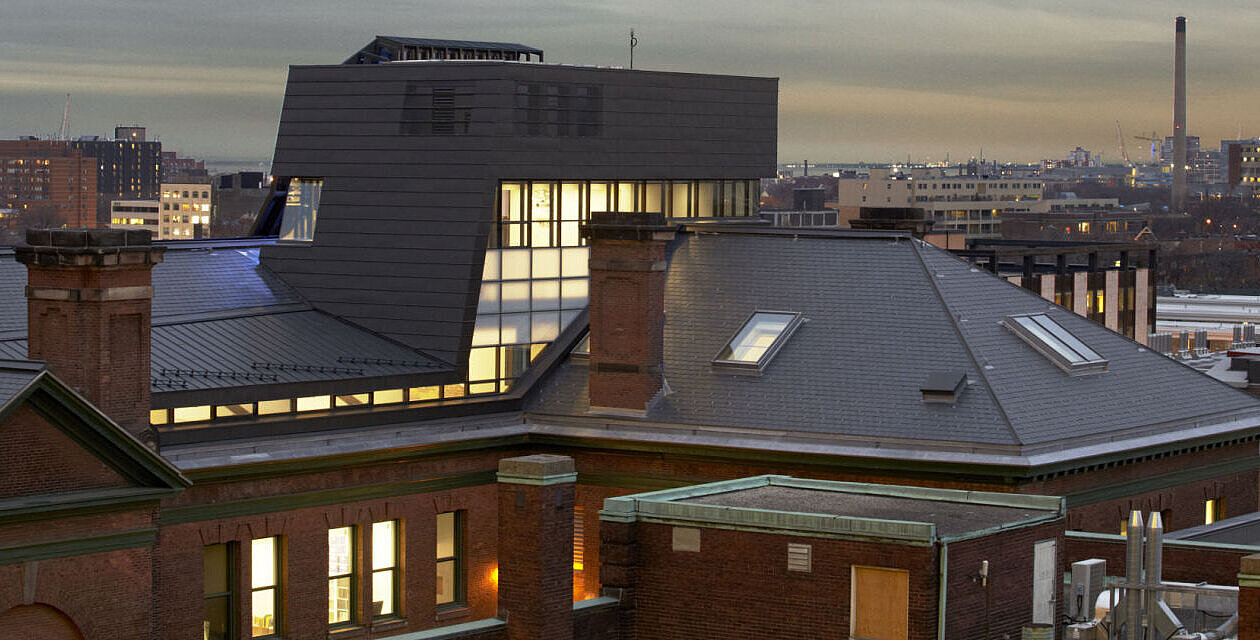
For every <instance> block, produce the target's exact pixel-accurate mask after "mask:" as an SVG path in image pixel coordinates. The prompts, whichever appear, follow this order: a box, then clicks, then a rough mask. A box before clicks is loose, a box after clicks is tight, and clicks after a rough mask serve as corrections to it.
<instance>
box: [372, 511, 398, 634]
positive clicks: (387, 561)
mask: <svg viewBox="0 0 1260 640" xmlns="http://www.w3.org/2000/svg"><path fill="white" fill-rule="evenodd" d="M398 587H399V580H398V521H397V520H386V521H384V522H373V523H372V615H373V616H396V615H398Z"/></svg>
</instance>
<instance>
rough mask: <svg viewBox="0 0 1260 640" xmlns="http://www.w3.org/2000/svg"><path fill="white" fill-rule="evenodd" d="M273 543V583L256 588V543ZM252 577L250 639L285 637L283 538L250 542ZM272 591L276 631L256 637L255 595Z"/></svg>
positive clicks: (255, 539)
mask: <svg viewBox="0 0 1260 640" xmlns="http://www.w3.org/2000/svg"><path fill="white" fill-rule="evenodd" d="M267 539H270V540H271V541H272V550H273V551H272V554H273V556H274V557H273V558H272V560H273V562H272V582H271V584H269V585H264V586H261V587H255V586H254V575H253V566H254V547H253V545H254V543H255V542H257V541H259V540H267ZM249 560H250V576H249V608H250V611H249V618H250V637H251V638H278V637H280V636H283V635H284V573H283V571H284V544H283V539H282V538H281V536H264V537H262V538H253V539H251V540H250V558H249ZM268 589H270V590H271V591H272V611H273V612H274V614H273V621H272V625H273V626H274V627H275V630H274V631H273V632H271V633H267V634H263V635H255V634H254V630H253V620H254V594H255V593H258V592H259V591H266V590H268Z"/></svg>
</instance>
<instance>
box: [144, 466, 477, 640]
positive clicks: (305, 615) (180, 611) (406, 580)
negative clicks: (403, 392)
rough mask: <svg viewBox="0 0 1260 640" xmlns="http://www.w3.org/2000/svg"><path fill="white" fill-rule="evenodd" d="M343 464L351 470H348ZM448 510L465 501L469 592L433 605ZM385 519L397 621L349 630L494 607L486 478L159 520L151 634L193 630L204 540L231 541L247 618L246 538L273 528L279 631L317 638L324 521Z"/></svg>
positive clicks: (322, 605) (324, 614)
mask: <svg viewBox="0 0 1260 640" xmlns="http://www.w3.org/2000/svg"><path fill="white" fill-rule="evenodd" d="M398 466H400V467H401V465H398ZM397 470H398V471H402V469H397ZM346 473H347V474H350V475H353V472H346ZM234 489H236V490H242V489H244V487H243V486H236V487H234ZM457 510H464V511H466V515H467V517H466V519H465V521H466V523H467V530H466V532H465V535H466V538H465V559H466V564H465V576H466V579H467V593H468V597H469V601H468V606H467V607H466V608H461V609H457V610H453V611H443V612H439V611H438V610H437V606H436V604H435V577H436V568H435V567H436V565H435V564H434V554H435V545H436V540H435V537H434V536H435V521H436V516H437V514H438V513H440V512H445V511H457ZM392 519H397V520H399V521H401V523H402V538H403V544H402V545H401V549H400V553H402V554H403V558H404V562H403V568H402V578H401V580H402V582H401V584H402V585H403V588H402V599H401V609H402V611H403V616H404V618H405V622H404V623H402V624H389V625H384V626H378V627H377V628H375V629H372V628H369V629H367V630H366V631H365V632H364V633H363V634H362V635H359V636H356V637H363V638H376V637H384V636H389V635H394V634H398V633H404V632H410V631H419V630H422V629H429V628H433V627H437V626H443V625H449V624H457V623H460V622H468V621H471V620H477V619H481V618H488V617H493V616H494V615H495V612H496V602H495V600H496V598H495V594H496V584H495V581H496V572H495V570H496V568H497V565H496V557H497V555H496V551H497V546H498V545H497V542H496V539H497V535H498V519H497V513H496V507H495V486H494V485H484V486H479V487H469V488H464V489H455V490H450V491H441V492H433V493H417V494H413V495H406V496H399V497H395V498H387V499H380V500H365V501H361V502H351V503H346V504H340V505H329V506H327V507H312V508H306V509H295V510H291V511H283V512H278V513H272V514H266V515H259V516H247V517H240V518H228V519H223V520H215V521H207V522H198V523H188V524H178V525H171V526H164V527H162V529H161V531H160V537H159V544H158V575H157V587H158V593H160V594H162V595H161V597H160V598H159V600H158V602H159V604H158V607H159V611H158V613H159V615H158V620H159V631H158V635H157V637H159V638H169V639H170V640H177V639H183V638H188V637H193V636H194V635H195V634H197V633H199V630H200V629H201V621H202V618H203V611H202V602H201V589H202V576H203V569H202V552H203V545H206V544H217V543H222V542H235V543H236V544H237V551H238V563H239V565H238V566H239V568H240V570H239V571H238V573H237V575H238V578H239V581H238V589H237V591H238V593H239V594H240V600H239V601H238V602H239V609H240V613H241V618H240V624H241V625H244V624H246V623H247V622H248V619H249V600H248V593H249V589H248V587H249V571H248V567H249V546H250V540H252V539H254V538H260V537H266V536H271V535H279V536H281V539H282V544H283V546H284V550H285V562H284V563H283V564H284V566H285V568H286V577H285V587H284V593H285V597H284V602H285V603H286V615H285V619H286V624H285V633H284V635H285V637H286V638H289V639H290V640H302V639H317V638H318V639H323V638H326V637H327V635H328V609H327V602H328V529H329V528H331V527H340V526H346V525H356V526H359V527H360V533H361V536H366V535H367V532H368V529H367V527H368V526H369V525H370V524H371V523H372V522H376V521H380V520H392ZM364 544H366V543H364ZM360 548H364V547H360ZM361 566H362V567H363V569H362V570H361V573H360V575H361V576H362V578H361V579H360V580H359V587H360V588H361V589H362V591H361V592H360V593H361V597H360V598H359V601H360V603H361V606H360V610H359V618H358V619H359V620H360V621H364V620H368V619H369V616H367V615H366V614H367V611H366V610H365V609H364V608H363V607H364V606H366V603H367V602H368V598H367V596H368V594H370V591H369V583H368V580H367V575H368V574H367V572H366V565H361ZM242 628H244V627H242Z"/></svg>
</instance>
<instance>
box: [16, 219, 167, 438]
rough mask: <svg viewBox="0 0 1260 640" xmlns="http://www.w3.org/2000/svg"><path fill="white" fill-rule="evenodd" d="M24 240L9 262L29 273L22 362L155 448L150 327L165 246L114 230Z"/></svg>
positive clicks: (48, 233)
mask: <svg viewBox="0 0 1260 640" xmlns="http://www.w3.org/2000/svg"><path fill="white" fill-rule="evenodd" d="M26 242H27V245H26V246H19V247H17V248H16V249H15V251H14V256H15V257H16V258H17V261H18V262H21V263H22V264H25V265H26V269H27V287H26V310H27V327H28V333H27V355H28V357H30V358H31V359H32V360H44V361H46V362H47V363H48V366H49V368H50V369H51V370H52V372H53V374H54V375H56V376H57V377H58V378H59V379H60V380H61V381H63V382H65V383H66V384H67V385H69V386H70V387H71V388H73V389H75V390H76V391H78V392H79V393H81V394H83V395H84V396H85V397H86V398H87V399H88V400H90V401H91V402H92V403H93V404H95V405H96V406H97V408H99V409H100V410H101V411H103V412H104V413H105V414H106V415H108V416H109V417H110V418H112V419H113V420H114V421H115V422H117V423H118V424H119V425H121V426H122V427H123V428H124V429H126V430H127V431H129V432H130V433H131V434H133V435H135V436H137V437H139V438H140V440H141V441H142V442H144V443H145V444H148V445H150V446H154V445H155V443H156V438H155V437H154V434H153V431H152V429H151V428H150V427H149V322H150V318H151V316H152V301H153V279H152V269H153V265H155V264H157V263H159V262H161V261H162V254H163V253H164V252H165V247H155V246H152V242H151V237H150V233H149V232H148V231H124V230H115V229H30V230H27V232H26Z"/></svg>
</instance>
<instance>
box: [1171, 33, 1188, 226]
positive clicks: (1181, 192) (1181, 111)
mask: <svg viewBox="0 0 1260 640" xmlns="http://www.w3.org/2000/svg"><path fill="white" fill-rule="evenodd" d="M1176 37H1177V40H1176V45H1175V46H1176V48H1175V51H1174V54H1173V157H1172V163H1173V169H1172V180H1173V181H1172V211H1173V213H1184V212H1185V210H1186V19H1185V17H1184V16H1177V36H1176Z"/></svg>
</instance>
